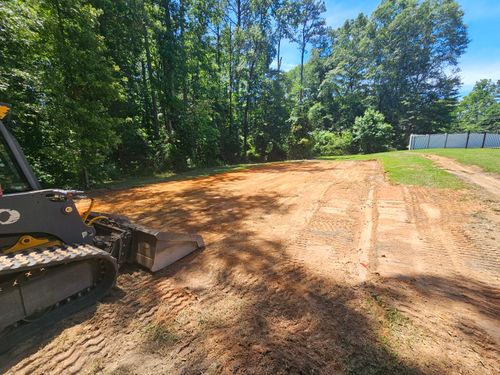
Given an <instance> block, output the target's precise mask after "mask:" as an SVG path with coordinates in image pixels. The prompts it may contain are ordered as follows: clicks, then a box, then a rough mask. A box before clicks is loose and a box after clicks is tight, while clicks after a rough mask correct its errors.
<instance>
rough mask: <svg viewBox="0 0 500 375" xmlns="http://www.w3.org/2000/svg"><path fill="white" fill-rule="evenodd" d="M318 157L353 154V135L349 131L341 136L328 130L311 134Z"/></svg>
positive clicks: (314, 151) (314, 150)
mask: <svg viewBox="0 0 500 375" xmlns="http://www.w3.org/2000/svg"><path fill="white" fill-rule="evenodd" d="M311 135H312V138H313V142H314V146H313V150H312V151H313V153H314V154H315V155H317V156H332V155H345V154H349V153H351V152H352V148H353V144H352V142H353V141H352V134H351V133H350V132H348V131H345V132H342V133H340V134H337V133H334V132H330V131H327V130H315V131H313V132H312V133H311Z"/></svg>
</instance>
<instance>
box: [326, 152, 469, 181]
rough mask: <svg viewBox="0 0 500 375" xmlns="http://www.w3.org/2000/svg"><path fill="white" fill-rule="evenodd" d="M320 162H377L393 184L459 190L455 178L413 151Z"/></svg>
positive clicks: (334, 157)
mask: <svg viewBox="0 0 500 375" xmlns="http://www.w3.org/2000/svg"><path fill="white" fill-rule="evenodd" d="M320 159H322V160H339V161H340V160H378V161H380V162H381V163H382V164H383V166H384V170H385V172H386V173H387V175H388V178H389V180H390V181H391V182H392V183H394V184H403V185H420V186H427V187H431V188H441V189H442V188H448V189H461V188H464V187H465V185H464V183H463V182H461V181H460V180H459V179H458V178H457V177H455V176H453V175H452V174H450V173H448V172H446V171H444V170H443V169H440V168H439V167H437V166H436V165H435V164H434V163H433V162H432V161H431V160H429V159H427V158H425V157H424V156H423V155H422V154H420V153H417V152H415V151H391V152H382V153H378V154H369V155H347V156H325V157H321V158H320Z"/></svg>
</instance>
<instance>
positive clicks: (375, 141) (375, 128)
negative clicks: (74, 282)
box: [352, 108, 393, 154]
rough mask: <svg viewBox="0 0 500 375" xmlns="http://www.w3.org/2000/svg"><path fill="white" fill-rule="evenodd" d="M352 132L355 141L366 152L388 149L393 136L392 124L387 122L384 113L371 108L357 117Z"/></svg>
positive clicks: (360, 149)
mask: <svg viewBox="0 0 500 375" xmlns="http://www.w3.org/2000/svg"><path fill="white" fill-rule="evenodd" d="M352 133H353V142H354V143H355V144H356V145H357V147H358V148H359V151H361V152H362V153H364V154H368V153H372V152H380V151H386V150H387V149H388V148H389V147H390V146H391V142H392V137H393V129H392V126H391V125H390V124H388V123H386V122H385V119H384V115H383V114H381V113H380V112H378V111H376V110H374V109H371V108H369V109H367V110H366V111H365V113H364V115H363V116H360V117H356V120H355V121H354V126H353V128H352Z"/></svg>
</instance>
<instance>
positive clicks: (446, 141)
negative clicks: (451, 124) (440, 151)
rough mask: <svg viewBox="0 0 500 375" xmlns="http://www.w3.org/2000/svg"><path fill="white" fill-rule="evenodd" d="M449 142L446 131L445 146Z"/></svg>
mask: <svg viewBox="0 0 500 375" xmlns="http://www.w3.org/2000/svg"><path fill="white" fill-rule="evenodd" d="M447 144H448V133H446V138H445V139H444V148H446V145H447Z"/></svg>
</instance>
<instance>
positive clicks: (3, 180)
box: [0, 103, 40, 194]
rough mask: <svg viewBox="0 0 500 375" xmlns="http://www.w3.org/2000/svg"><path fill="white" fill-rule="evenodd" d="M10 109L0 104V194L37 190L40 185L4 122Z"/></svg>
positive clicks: (7, 118)
mask: <svg viewBox="0 0 500 375" xmlns="http://www.w3.org/2000/svg"><path fill="white" fill-rule="evenodd" d="M9 110H10V107H9V106H8V105H6V104H3V103H0V185H1V192H2V194H13V193H21V192H26V191H31V190H39V189H40V184H39V182H38V180H37V179H36V177H35V174H34V173H33V170H32V169H31V167H30V165H29V164H28V161H27V160H26V157H25V156H24V154H23V152H22V151H21V148H20V146H19V144H18V143H17V141H16V139H15V138H14V137H13V136H12V134H10V132H9V131H8V129H7V127H6V126H5V124H4V121H8V120H9Z"/></svg>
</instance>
